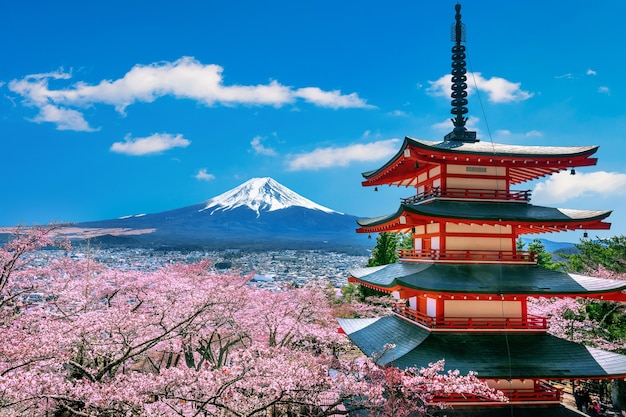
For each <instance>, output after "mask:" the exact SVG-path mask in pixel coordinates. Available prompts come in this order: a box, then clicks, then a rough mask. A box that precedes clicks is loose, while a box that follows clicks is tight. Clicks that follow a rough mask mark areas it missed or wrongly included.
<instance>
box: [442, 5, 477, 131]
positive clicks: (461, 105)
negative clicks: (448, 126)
mask: <svg viewBox="0 0 626 417" xmlns="http://www.w3.org/2000/svg"><path fill="white" fill-rule="evenodd" d="M454 9H455V10H456V15H455V16H454V18H455V19H456V23H455V24H454V25H453V26H452V41H453V42H454V46H453V47H452V94H451V97H452V101H451V102H450V103H451V104H452V110H450V113H452V114H454V115H455V117H454V119H451V120H452V123H453V124H454V129H453V130H452V132H450V133H448V134H447V135H446V136H445V140H446V141H452V140H455V141H461V142H478V141H479V140H478V139H476V132H470V131H468V130H467V129H466V128H465V123H466V122H467V117H465V116H464V115H465V114H466V113H467V107H465V106H467V91H466V90H467V76H466V75H465V74H467V70H466V69H465V64H466V63H465V45H462V44H461V42H465V25H464V24H463V23H462V22H461V5H460V4H458V3H457V5H456V6H454Z"/></svg>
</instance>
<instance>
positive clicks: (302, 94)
mask: <svg viewBox="0 0 626 417" xmlns="http://www.w3.org/2000/svg"><path fill="white" fill-rule="evenodd" d="M294 96H295V97H299V98H302V99H304V100H305V101H307V102H309V103H313V104H315V105H316V106H320V107H330V108H333V109H339V108H355V107H360V108H372V107H374V106H371V105H369V104H367V103H366V102H365V100H363V99H361V98H359V96H358V95H357V94H356V93H352V94H348V95H342V94H341V91H339V90H333V91H323V90H321V89H319V88H318V87H306V88H299V89H297V90H296V91H295V92H294Z"/></svg>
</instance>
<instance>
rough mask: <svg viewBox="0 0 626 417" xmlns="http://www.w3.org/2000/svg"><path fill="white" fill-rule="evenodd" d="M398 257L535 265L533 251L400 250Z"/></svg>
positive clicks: (432, 260) (413, 259) (417, 260)
mask: <svg viewBox="0 0 626 417" xmlns="http://www.w3.org/2000/svg"><path fill="white" fill-rule="evenodd" d="M398 256H399V258H400V260H401V261H403V262H412V261H415V262H419V261H430V262H441V263H445V262H451V263H515V264H535V263H537V259H536V254H535V252H533V251H519V250H518V251H495V250H494V251H489V250H440V249H413V250H404V249H402V250H399V251H398Z"/></svg>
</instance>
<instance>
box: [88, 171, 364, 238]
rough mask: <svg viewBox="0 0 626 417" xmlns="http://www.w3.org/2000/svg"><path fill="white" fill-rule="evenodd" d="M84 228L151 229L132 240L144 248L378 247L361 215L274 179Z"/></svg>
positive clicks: (93, 223) (257, 180)
mask: <svg viewBox="0 0 626 417" xmlns="http://www.w3.org/2000/svg"><path fill="white" fill-rule="evenodd" d="M78 227H80V228H101V229H107V230H108V229H119V228H123V229H132V230H139V229H142V230H150V233H143V234H137V235H133V236H132V239H131V241H136V242H137V244H140V245H159V246H169V245H171V246H178V247H180V246H188V247H193V246H201V247H205V248H230V247H237V248H259V249H268V248H276V249H279V248H280V249H284V248H309V249H340V250H349V249H350V248H355V249H357V250H363V249H364V248H368V247H371V246H372V243H371V241H368V240H367V238H366V237H365V236H363V235H358V234H357V233H356V232H355V229H356V227H357V224H356V217H355V216H351V215H347V214H343V213H340V212H338V211H335V210H332V209H329V208H327V207H324V206H321V205H319V204H317V203H314V202H313V201H311V200H309V199H307V198H304V197H302V196H301V195H299V194H297V193H296V192H294V191H292V190H290V189H289V188H287V187H285V186H283V185H281V184H279V183H278V182H276V181H274V180H273V179H272V178H253V179H251V180H249V181H246V182H245V183H243V184H241V185H240V186H238V187H236V188H234V189H232V190H230V191H227V192H225V193H223V194H220V195H218V196H216V197H213V198H211V199H209V200H207V201H205V202H203V203H200V204H196V205H193V206H188V207H183V208H179V209H174V210H169V211H164V212H160V213H151V214H138V215H133V216H125V217H122V218H119V219H111V220H102V221H95V222H85V223H80V224H79V225H78ZM152 229H153V230H152ZM107 233H108V234H114V233H112V232H111V231H108V232H107Z"/></svg>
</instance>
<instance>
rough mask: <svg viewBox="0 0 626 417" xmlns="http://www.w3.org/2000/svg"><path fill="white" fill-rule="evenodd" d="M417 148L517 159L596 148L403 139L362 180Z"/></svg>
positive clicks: (590, 151) (591, 151)
mask: <svg viewBox="0 0 626 417" xmlns="http://www.w3.org/2000/svg"><path fill="white" fill-rule="evenodd" d="M409 146H413V147H417V148H421V149H424V150H433V151H442V150H445V151H447V152H450V153H458V154H471V155H486V156H487V155H488V156H493V157H497V156H498V155H500V156H507V157H516V158H517V157H519V158H537V157H549V158H554V157H559V156H561V157H563V158H567V157H570V158H571V157H575V156H580V155H585V154H587V155H593V154H594V153H595V152H596V151H597V150H598V146H522V145H508V144H502V143H492V142H480V141H479V142H474V143H471V142H458V141H449V142H445V141H444V142H431V141H428V140H422V139H414V138H410V137H408V136H407V137H405V138H404V142H403V143H402V147H401V148H400V150H399V151H398V152H397V153H396V154H395V155H394V156H393V157H391V159H390V160H389V161H388V162H387V163H386V164H385V165H383V166H382V167H380V168H378V169H374V170H371V171H367V172H364V173H362V174H361V175H363V177H364V178H369V177H371V176H373V175H375V174H377V173H379V172H381V171H383V170H384V169H385V168H386V167H387V166H389V164H391V163H392V162H393V161H395V160H397V159H398V158H400V157H401V156H402V155H403V153H404V150H405V149H406V148H407V147H409Z"/></svg>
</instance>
